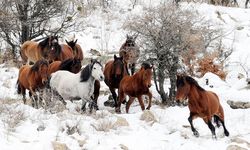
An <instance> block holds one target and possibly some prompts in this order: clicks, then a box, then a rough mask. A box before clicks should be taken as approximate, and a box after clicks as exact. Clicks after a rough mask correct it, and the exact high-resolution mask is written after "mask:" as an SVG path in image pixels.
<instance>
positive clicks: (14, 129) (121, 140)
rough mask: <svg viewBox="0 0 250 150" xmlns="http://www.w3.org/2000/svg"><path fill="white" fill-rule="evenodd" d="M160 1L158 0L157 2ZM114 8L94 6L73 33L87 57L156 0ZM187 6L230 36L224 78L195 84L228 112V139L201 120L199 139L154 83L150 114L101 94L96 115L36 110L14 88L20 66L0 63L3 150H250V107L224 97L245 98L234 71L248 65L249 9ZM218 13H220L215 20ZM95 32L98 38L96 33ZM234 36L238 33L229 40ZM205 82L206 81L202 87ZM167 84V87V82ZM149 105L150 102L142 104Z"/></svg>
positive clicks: (71, 106)
mask: <svg viewBox="0 0 250 150" xmlns="http://www.w3.org/2000/svg"><path fill="white" fill-rule="evenodd" d="M159 1H160V0H159ZM115 2H116V7H115V8H114V9H112V12H110V13H105V14H104V13H103V12H101V11H96V12H95V13H94V14H93V16H90V17H89V18H88V20H89V21H88V23H89V27H88V28H86V29H85V30H84V31H82V32H79V33H76V38H77V39H79V40H78V41H79V43H80V44H81V46H82V47H83V49H84V52H85V55H86V56H88V57H92V55H91V54H89V50H90V49H91V48H94V49H98V50H102V51H101V52H102V54H105V53H106V52H111V51H117V50H118V49H119V47H120V45H121V44H122V43H123V42H124V40H125V36H126V33H127V32H126V31H125V30H124V29H123V28H122V25H123V23H124V21H126V17H127V16H129V15H133V14H138V13H142V12H143V7H144V6H145V5H153V4H154V5H156V2H155V1H154V2H155V3H153V2H152V1H151V0H148V1H140V5H136V6H135V8H134V9H132V5H131V4H129V3H125V2H123V1H118V0H116V1H115ZM181 7H189V8H190V9H193V10H194V11H197V12H198V13H199V14H200V15H201V16H205V17H206V18H207V19H209V20H211V22H212V23H213V24H214V25H216V26H218V27H222V28H223V30H224V31H225V32H227V33H229V34H227V35H226V36H225V38H224V39H223V43H224V44H225V45H226V46H229V47H230V46H232V41H233V40H234V39H235V40H234V44H233V48H234V52H233V53H232V55H231V56H230V58H229V59H228V62H227V64H228V66H227V68H226V69H227V71H228V74H229V75H228V76H227V78H226V80H225V81H222V80H221V79H220V78H219V77H217V76H216V75H214V74H212V73H207V74H206V75H205V76H204V77H203V78H200V79H197V81H198V82H199V84H200V85H201V86H202V87H203V88H205V89H207V90H211V91H214V92H216V93H217V94H218V96H219V98H220V101H221V105H222V106H223V108H224V112H225V123H226V127H227V129H228V130H229V132H230V136H229V137H225V136H224V134H223V128H222V127H220V128H216V134H217V136H218V139H217V140H214V139H212V136H211V132H210V130H209V128H208V127H207V125H206V124H205V123H204V122H203V120H202V119H196V120H194V126H195V127H196V128H197V130H198V131H199V133H200V137H199V138H196V137H194V136H193V133H192V131H191V129H190V125H189V122H188V120H187V118H188V116H189V110H188V108H187V107H178V106H176V107H169V108H167V107H163V106H161V105H159V104H158V103H159V102H158V101H159V99H160V97H159V95H158V94H157V92H156V90H155V87H154V86H152V87H151V90H152V93H153V97H154V100H153V101H154V102H153V105H152V107H151V110H150V111H144V112H142V111H141V109H140V106H139V103H138V101H135V102H134V103H133V104H132V106H131V108H130V112H129V114H126V113H125V108H124V105H122V107H121V111H122V113H121V114H116V113H115V112H114V109H113V108H110V107H105V106H104V104H103V103H104V101H106V100H107V99H108V95H103V94H102V95H100V97H99V100H98V105H99V108H100V110H99V111H96V112H94V113H93V114H88V113H87V114H82V113H81V112H80V107H81V102H80V101H79V102H74V103H71V102H70V101H67V105H66V107H65V106H63V105H62V104H61V103H60V102H54V103H55V105H54V106H53V107H52V108H46V109H43V108H40V109H34V108H32V107H31V106H30V105H24V104H23V102H22V99H21V98H22V97H21V96H20V95H17V93H16V80H17V76H18V68H6V66H5V65H4V64H1V65H0V104H1V105H0V149H1V150H14V149H18V150H29V149H35V150H50V149H53V146H54V147H55V146H58V147H61V148H62V149H63V148H66V147H67V148H68V149H71V150H80V149H86V150H111V149H115V150H119V149H123V150H166V149H169V150H176V149H178V150H187V149H188V150H210V149H214V150H217V149H218V150H224V149H227V148H228V147H232V146H233V145H236V146H235V147H236V148H237V146H238V148H239V147H242V148H245V149H250V126H249V122H250V115H249V114H250V109H231V108H230V107H229V105H228V104H227V100H233V101H248V102H250V92H249V89H247V88H246V87H247V82H246V75H245V77H244V78H242V79H238V78H237V75H238V73H243V74H245V72H244V70H242V68H241V67H240V66H239V64H237V63H235V62H241V63H242V64H244V65H245V67H246V68H247V69H249V70H250V61H249V60H248V56H250V51H249V50H248V49H249V43H250V9H242V8H226V7H220V6H211V5H208V4H193V3H190V4H188V3H181ZM217 12H220V14H221V17H219V18H218V13H217ZM97 36H99V37H100V38H96V37H97ZM234 37H235V38H234ZM206 79H209V85H206V84H205V83H206ZM165 86H166V87H167V86H169V84H168V83H167V82H166V84H165ZM101 91H102V93H108V94H109V91H108V88H107V86H106V85H105V84H104V83H103V82H102V83H101ZM146 105H147V104H146Z"/></svg>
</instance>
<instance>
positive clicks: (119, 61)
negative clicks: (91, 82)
mask: <svg viewBox="0 0 250 150" xmlns="http://www.w3.org/2000/svg"><path fill="white" fill-rule="evenodd" d="M126 75H128V71H127V66H126V63H125V62H124V61H123V58H122V57H117V56H116V55H114V60H111V61H108V62H107V63H106V65H105V68H104V77H105V79H104V82H105V83H106V85H107V86H108V87H109V90H110V92H111V93H112V97H113V99H114V104H113V105H111V106H112V107H114V106H117V94H116V92H115V89H118V88H119V85H120V81H121V80H122V78H123V77H124V76H126ZM104 105H105V106H107V105H108V101H107V102H105V103H104Z"/></svg>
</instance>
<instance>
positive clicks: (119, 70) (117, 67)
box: [111, 55, 126, 79]
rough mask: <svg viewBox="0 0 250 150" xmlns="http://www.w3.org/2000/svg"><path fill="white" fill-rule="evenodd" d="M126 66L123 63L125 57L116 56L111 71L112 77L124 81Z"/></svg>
mask: <svg viewBox="0 0 250 150" xmlns="http://www.w3.org/2000/svg"><path fill="white" fill-rule="evenodd" d="M124 65H125V62H124V61H123V57H122V56H121V57H117V56H116V55H114V62H113V67H112V70H111V74H112V76H114V77H115V78H118V79H122V77H123V75H124ZM125 71H126V70H125Z"/></svg>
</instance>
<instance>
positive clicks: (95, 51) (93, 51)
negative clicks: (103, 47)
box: [90, 48, 101, 56]
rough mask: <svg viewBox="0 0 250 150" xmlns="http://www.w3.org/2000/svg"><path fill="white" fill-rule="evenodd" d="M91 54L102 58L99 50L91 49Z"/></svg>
mask: <svg viewBox="0 0 250 150" xmlns="http://www.w3.org/2000/svg"><path fill="white" fill-rule="evenodd" d="M90 53H91V54H92V55H96V56H101V53H100V52H99V51H98V50H96V49H93V48H91V49H90Z"/></svg>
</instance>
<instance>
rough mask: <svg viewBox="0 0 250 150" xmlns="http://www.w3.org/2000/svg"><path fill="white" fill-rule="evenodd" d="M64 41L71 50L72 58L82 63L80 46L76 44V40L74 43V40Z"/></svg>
mask: <svg viewBox="0 0 250 150" xmlns="http://www.w3.org/2000/svg"><path fill="white" fill-rule="evenodd" d="M65 41H66V43H67V44H68V45H69V46H70V47H71V48H72V50H73V55H74V57H75V58H78V59H80V60H81V61H82V60H83V51H82V48H81V46H80V45H79V44H77V43H76V42H77V39H76V40H75V41H74V40H72V41H67V40H65Z"/></svg>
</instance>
